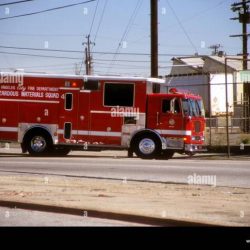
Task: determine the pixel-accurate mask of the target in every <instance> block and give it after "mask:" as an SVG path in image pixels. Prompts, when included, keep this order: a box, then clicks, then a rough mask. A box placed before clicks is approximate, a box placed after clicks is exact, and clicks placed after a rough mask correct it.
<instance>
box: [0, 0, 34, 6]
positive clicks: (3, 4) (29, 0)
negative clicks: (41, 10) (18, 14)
mask: <svg viewBox="0 0 250 250" xmlns="http://www.w3.org/2000/svg"><path fill="white" fill-rule="evenodd" d="M31 1H34V0H23V1H16V2H11V3H1V4H0V6H5V5H12V4H18V3H25V2H31Z"/></svg>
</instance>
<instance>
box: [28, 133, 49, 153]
mask: <svg viewBox="0 0 250 250" xmlns="http://www.w3.org/2000/svg"><path fill="white" fill-rule="evenodd" d="M26 143H27V150H28V152H29V154H30V155H32V156H42V155H46V154H48V153H49V151H50V150H51V148H52V143H51V140H50V138H49V137H48V136H47V135H46V134H45V133H40V134H31V135H29V136H28V138H27V141H26Z"/></svg>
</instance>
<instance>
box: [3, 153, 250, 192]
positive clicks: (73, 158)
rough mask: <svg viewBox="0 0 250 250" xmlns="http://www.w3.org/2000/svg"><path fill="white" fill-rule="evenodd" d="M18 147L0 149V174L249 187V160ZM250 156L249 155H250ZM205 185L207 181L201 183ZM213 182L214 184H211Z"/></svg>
mask: <svg viewBox="0 0 250 250" xmlns="http://www.w3.org/2000/svg"><path fill="white" fill-rule="evenodd" d="M17 152H20V150H19V151H18V150H17V149H8V150H6V149H1V150H0V175H6V174H13V175H14V174H41V175H44V176H47V175H48V176H49V175H62V176H65V175H66V176H71V177H72V176H73V177H74V176H77V177H93V178H111V179H120V180H122V181H129V180H140V181H156V182H171V183H185V184H187V183H188V180H190V177H192V179H193V180H194V177H195V178H196V180H197V177H203V176H210V177H211V180H212V179H213V180H215V178H214V177H216V183H215V184H216V186H230V187H245V188H250V161H248V160H216V159H213V160H207V159H202V158H173V159H171V160H142V159H138V158H132V159H131V158H130V159H129V158H126V157H125V156H126V153H125V152H119V153H117V152H108V153H107V152H97V153H93V152H74V153H72V154H70V155H69V156H67V157H61V158H53V157H43V158H34V157H29V156H27V155H21V154H18V153H17ZM249 159H250V158H249ZM202 184H206V183H202ZM213 184H214V183H213Z"/></svg>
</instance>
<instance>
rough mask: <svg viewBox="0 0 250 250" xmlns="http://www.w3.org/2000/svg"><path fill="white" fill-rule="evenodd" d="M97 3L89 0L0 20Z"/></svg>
mask: <svg viewBox="0 0 250 250" xmlns="http://www.w3.org/2000/svg"><path fill="white" fill-rule="evenodd" d="M95 1H96V0H88V1H84V2H80V3H74V4H68V5H64V6H59V7H55V8H51V9H46V10H40V11H36V12H31V13H26V14H21V15H16V16H9V17H2V18H0V21H3V20H6V19H12V18H18V17H25V16H31V15H36V14H41V13H45V12H49V11H54V10H60V9H65V8H69V7H74V6H77V5H82V4H86V3H91V2H95Z"/></svg>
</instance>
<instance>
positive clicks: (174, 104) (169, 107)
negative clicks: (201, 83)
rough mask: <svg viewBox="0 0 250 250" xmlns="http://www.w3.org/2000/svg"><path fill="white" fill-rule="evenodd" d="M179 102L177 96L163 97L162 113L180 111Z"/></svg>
mask: <svg viewBox="0 0 250 250" xmlns="http://www.w3.org/2000/svg"><path fill="white" fill-rule="evenodd" d="M180 111H181V109H180V102H179V100H178V99H177V98H173V99H164V100H162V112H163V113H168V112H169V113H173V114H178V113H180Z"/></svg>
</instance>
